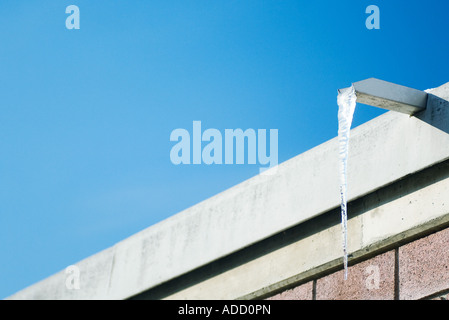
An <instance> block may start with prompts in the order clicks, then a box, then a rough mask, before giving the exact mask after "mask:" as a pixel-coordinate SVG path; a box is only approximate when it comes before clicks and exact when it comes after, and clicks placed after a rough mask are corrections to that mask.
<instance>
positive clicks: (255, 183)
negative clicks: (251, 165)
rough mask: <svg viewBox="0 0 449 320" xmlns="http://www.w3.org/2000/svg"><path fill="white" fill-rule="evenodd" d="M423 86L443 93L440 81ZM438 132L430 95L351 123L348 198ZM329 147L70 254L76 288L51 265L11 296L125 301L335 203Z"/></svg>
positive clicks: (430, 143)
mask: <svg viewBox="0 0 449 320" xmlns="http://www.w3.org/2000/svg"><path fill="white" fill-rule="evenodd" d="M432 94H434V95H439V96H441V97H443V98H445V99H449V84H446V85H445V86H444V87H440V88H437V89H435V90H434V91H432ZM448 130H449V104H448V102H445V101H442V100H440V99H437V98H436V97H434V96H432V95H429V101H428V105H427V109H426V110H425V111H424V112H422V113H420V114H417V115H416V117H409V116H407V115H404V114H400V113H395V112H388V113H386V114H384V115H382V116H380V117H378V118H376V119H374V120H372V121H370V122H368V123H366V124H364V125H362V126H360V127H358V128H356V129H354V130H353V131H352V133H351V142H350V143H351V151H350V159H349V164H348V166H349V167H348V172H349V174H348V183H349V186H350V187H349V194H348V199H349V201H351V200H354V199H357V198H360V197H362V196H363V195H366V194H368V193H371V192H373V191H375V190H377V189H379V188H381V187H382V186H385V185H388V184H390V183H392V182H394V181H396V180H398V179H401V178H403V177H405V176H407V175H409V174H412V173H414V172H417V171H420V170H422V169H423V168H426V167H429V166H432V165H434V164H436V163H439V162H442V161H444V160H446V159H448V158H449V148H445V147H442V146H447V145H449V135H448V134H447V132H448ZM337 155H338V143H337V140H336V139H332V140H330V141H328V142H326V143H324V144H322V145H320V146H318V147H316V148H314V149H312V150H310V151H308V152H305V153H303V154H301V155H299V156H297V157H295V158H293V159H291V160H289V161H286V162H284V163H282V164H280V165H279V167H278V170H277V172H276V174H273V175H271V176H266V175H259V176H256V177H254V178H252V179H249V180H247V181H245V182H243V183H241V184H239V185H237V186H235V187H233V188H231V189H229V190H227V191H225V192H223V193H220V194H218V195H216V196H215V197H212V198H210V199H208V200H206V201H203V202H201V203H199V204H198V205H195V206H193V207H191V208H189V209H187V210H185V211H183V212H181V213H179V214H177V215H175V216H173V217H171V218H169V219H167V220H165V221H162V222H161V223H158V224H156V225H154V226H151V227H149V228H148V229H145V230H143V231H141V232H139V233H137V234H135V235H133V236H131V237H130V238H127V239H125V240H123V241H121V242H119V243H117V244H116V245H115V246H113V247H112V248H109V249H107V250H105V251H103V252H101V253H99V254H98V255H94V256H92V257H89V258H87V259H86V260H83V261H81V262H79V263H78V264H77V265H78V266H79V267H80V271H81V289H79V290H76V292H73V291H71V290H67V289H66V288H65V279H66V275H65V273H64V272H60V273H58V274H56V275H54V276H52V277H50V278H48V279H46V280H44V281H42V282H39V283H37V284H35V285H33V286H31V287H29V288H27V289H24V290H22V291H20V292H18V293H17V294H15V295H13V296H12V297H11V299H32V298H40V299H44V298H48V299H72V298H75V299H76V298H83V299H125V298H128V297H131V296H133V295H136V294H138V293H140V292H142V291H145V290H148V289H149V288H152V287H155V286H157V285H159V284H162V283H164V282H166V281H168V280H170V279H173V278H175V277H177V276H179V275H182V274H185V273H187V272H189V271H191V270H193V269H195V268H198V267H200V266H202V265H205V264H207V263H209V262H211V261H214V260H216V259H219V258H221V257H224V256H226V255H229V254H230V253H233V252H235V251H238V250H240V249H242V248H245V247H247V246H249V245H251V244H253V243H256V242H258V241H260V240H262V239H265V238H267V237H269V236H271V235H274V234H276V233H279V232H281V231H282V230H285V229H287V228H289V227H292V226H294V225H297V224H299V223H302V222H304V221H307V220H309V219H311V218H313V217H315V216H318V215H320V214H322V213H323V212H327V211H329V210H331V209H333V208H336V207H338V206H339V194H338V190H339V188H338V181H339V179H338V163H337V161H338V156H337ZM349 227H350V228H351V225H349ZM394 232H396V231H394ZM368 234H369V233H368ZM363 237H366V235H365V234H364V235H363ZM371 237H374V238H375V237H376V235H375V234H373V235H372V236H371ZM355 239H356V238H355ZM334 241H336V242H337V243H341V242H340V240H339V239H334ZM350 241H351V240H350ZM354 241H356V242H357V241H358V240H354ZM367 243H369V241H368V242H367ZM349 245H350V249H351V242H350V244H349ZM356 247H358V246H356ZM352 250H356V249H354V248H353V249H352ZM329 254H330V256H329V257H328V258H326V259H327V260H328V261H332V259H337V258H338V257H339V255H340V251H339V250H337V251H334V252H332V253H329ZM320 255H322V253H320ZM97 260H98V261H97ZM322 262H323V261H322ZM310 267H313V266H312V265H310V266H309V267H307V268H308V269H310ZM99 268H101V269H100V270H99ZM308 269H307V270H308ZM100 273H101V275H99V276H95V275H97V274H100ZM285 276H286V275H285ZM251 290H253V289H251ZM253 291H254V290H253ZM249 293H250V292H246V293H245V294H249ZM217 298H221V297H217Z"/></svg>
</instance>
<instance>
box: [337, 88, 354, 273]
mask: <svg viewBox="0 0 449 320" xmlns="http://www.w3.org/2000/svg"><path fill="white" fill-rule="evenodd" d="M356 100H357V97H356V94H355V90H354V87H353V86H351V87H350V88H346V89H341V90H340V92H339V94H338V97H337V103H338V142H339V156H340V197H341V227H342V234H343V264H344V270H345V275H344V277H345V280H346V279H347V278H348V227H347V220H348V216H347V207H346V205H347V199H346V195H347V181H346V179H347V162H348V149H349V148H348V147H349V134H350V130H351V123H352V117H353V115H354V111H355V105H356Z"/></svg>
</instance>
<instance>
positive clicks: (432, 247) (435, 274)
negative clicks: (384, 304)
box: [399, 229, 449, 300]
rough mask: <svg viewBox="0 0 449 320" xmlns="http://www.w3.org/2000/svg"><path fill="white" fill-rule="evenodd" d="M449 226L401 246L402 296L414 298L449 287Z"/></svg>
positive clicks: (402, 297) (400, 279) (400, 295)
mask: <svg viewBox="0 0 449 320" xmlns="http://www.w3.org/2000/svg"><path fill="white" fill-rule="evenodd" d="M448 244H449V229H445V230H442V231H439V232H436V233H434V234H431V235H429V236H427V237H425V238H422V239H419V240H416V241H414V242H411V243H409V244H406V245H404V246H402V247H400V248H399V298H400V299H404V300H405V299H407V300H410V299H411V300H415V299H421V298H425V297H426V296H430V295H432V294H435V293H437V292H442V291H444V290H447V289H449V245H448Z"/></svg>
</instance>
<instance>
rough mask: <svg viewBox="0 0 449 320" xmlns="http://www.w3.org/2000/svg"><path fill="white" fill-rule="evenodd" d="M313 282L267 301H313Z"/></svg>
mask: <svg viewBox="0 0 449 320" xmlns="http://www.w3.org/2000/svg"><path fill="white" fill-rule="evenodd" d="M312 290H313V282H312V281H310V282H307V283H305V284H303V285H300V286H297V287H295V288H293V289H290V290H286V291H284V292H281V293H279V294H277V295H275V296H273V297H270V298H268V299H267V300H312Z"/></svg>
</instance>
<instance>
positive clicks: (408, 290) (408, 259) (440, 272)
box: [269, 228, 449, 300]
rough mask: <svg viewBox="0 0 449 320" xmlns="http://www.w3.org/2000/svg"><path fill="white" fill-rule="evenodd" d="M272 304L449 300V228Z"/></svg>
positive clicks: (317, 281)
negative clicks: (316, 301)
mask: <svg viewBox="0 0 449 320" xmlns="http://www.w3.org/2000/svg"><path fill="white" fill-rule="evenodd" d="M269 299H271V300H373V299H374V300H394V299H400V300H406V299H412V300H416V299H438V300H447V299H449V228H447V229H444V230H442V231H439V232H436V233H433V234H431V235H428V236H426V237H424V238H421V239H418V240H415V241H413V242H410V243H407V244H404V245H401V246H398V247H397V248H394V249H392V250H390V251H387V252H384V253H382V254H379V255H377V256H375V257H373V258H371V259H368V260H365V261H363V262H360V263H358V264H355V265H352V266H350V267H349V270H348V279H347V280H346V281H345V280H344V279H343V270H340V271H337V272H335V273H332V274H329V275H327V276H324V277H321V278H318V279H314V280H311V281H309V282H307V283H304V284H302V285H299V286H297V287H295V288H292V289H289V290H286V291H284V292H281V293H279V294H277V295H275V296H273V297H271V298H269Z"/></svg>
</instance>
